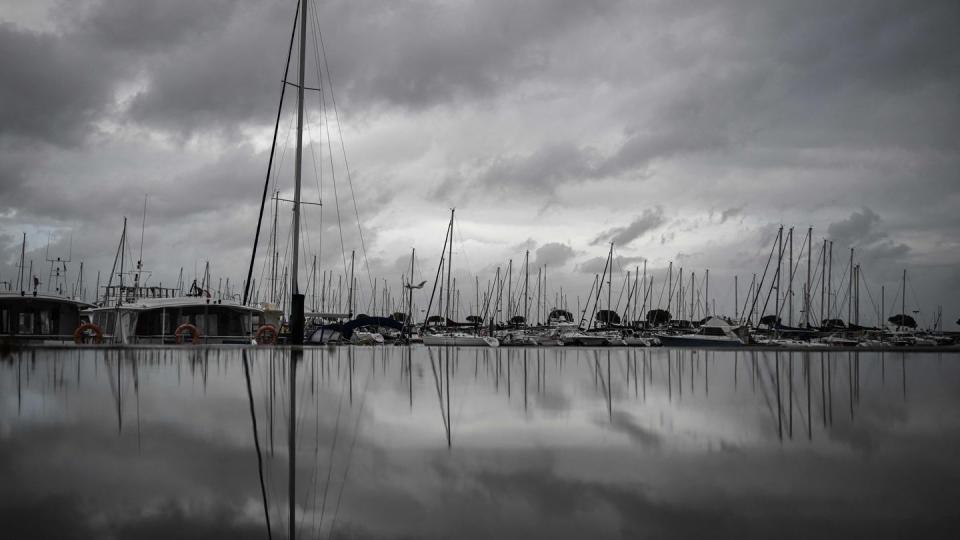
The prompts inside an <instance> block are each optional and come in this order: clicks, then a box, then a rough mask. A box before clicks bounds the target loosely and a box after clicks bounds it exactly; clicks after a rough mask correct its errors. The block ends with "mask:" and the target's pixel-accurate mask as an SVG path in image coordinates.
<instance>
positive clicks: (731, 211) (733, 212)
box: [720, 206, 743, 223]
mask: <svg viewBox="0 0 960 540" xmlns="http://www.w3.org/2000/svg"><path fill="white" fill-rule="evenodd" d="M740 215H743V207H742V206H741V207H736V208H727V209H726V210H724V211H723V212H720V223H726V222H727V220H728V219H730V218H734V217H737V216H740Z"/></svg>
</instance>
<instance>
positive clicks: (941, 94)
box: [0, 0, 960, 296]
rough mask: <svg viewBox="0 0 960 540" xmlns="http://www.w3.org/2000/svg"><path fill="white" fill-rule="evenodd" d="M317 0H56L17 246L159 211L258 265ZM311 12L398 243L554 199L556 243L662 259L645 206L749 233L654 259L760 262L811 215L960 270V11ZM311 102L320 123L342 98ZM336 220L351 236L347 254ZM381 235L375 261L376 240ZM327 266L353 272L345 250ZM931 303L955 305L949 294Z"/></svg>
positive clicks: (353, 136)
mask: <svg viewBox="0 0 960 540" xmlns="http://www.w3.org/2000/svg"><path fill="white" fill-rule="evenodd" d="M4 1H8V2H9V1H10V0H0V3H2V2H4ZM295 4H296V2H295V1H291V0H269V1H256V0H238V1H227V0H211V1H209V2H191V1H189V0H150V1H147V0H144V1H137V2H134V1H128V2H124V1H122V0H96V1H86V2H75V3H74V2H71V3H67V4H61V3H59V2H54V3H53V4H52V5H53V8H54V9H51V11H50V17H49V21H52V23H51V24H47V25H42V24H40V25H38V24H33V25H32V26H31V22H33V23H36V21H31V20H29V17H24V18H23V20H17V19H16V17H17V16H18V15H22V13H23V11H24V10H22V9H13V8H12V7H11V9H6V10H3V9H0V20H4V21H5V22H2V23H0V50H3V51H4V55H3V57H2V58H0V69H2V70H3V71H2V72H3V74H4V76H3V77H0V224H2V225H3V226H4V227H5V228H6V229H10V231H12V232H14V233H16V234H14V235H13V236H16V235H17V234H19V231H20V230H22V229H23V228H25V227H26V226H27V225H31V226H34V227H36V226H37V225H38V224H40V225H47V224H50V223H53V224H56V225H58V226H62V227H74V228H76V229H77V230H78V231H80V230H81V229H82V227H80V225H79V224H80V223H81V222H82V223H84V224H85V225H86V226H87V228H86V229H84V230H83V234H84V235H89V236H93V235H99V236H103V235H105V234H110V235H113V234H114V233H113V232H112V230H105V227H107V225H104V224H106V223H109V227H114V226H115V223H117V222H118V221H119V220H120V219H121V216H122V215H123V214H127V215H135V214H134V212H135V211H136V209H137V208H138V207H139V204H138V202H137V201H138V200H139V199H141V198H142V195H143V193H144V192H150V193H151V200H154V201H155V203H151V205H152V208H153V213H152V219H150V220H148V231H147V237H148V238H149V237H150V230H149V229H150V227H151V221H152V223H153V224H155V225H156V226H157V227H159V228H162V230H163V232H164V234H165V237H164V238H165V239H166V237H170V238H169V244H170V245H171V246H183V245H186V244H190V243H191V242H193V243H194V244H195V246H194V247H195V249H196V252H197V253H198V254H201V255H202V256H204V257H209V258H214V259H217V258H229V257H231V256H232V255H225V254H224V253H223V252H222V251H221V248H223V247H224V246H234V245H240V244H241V243H242V241H241V236H244V235H249V234H250V233H249V232H246V231H248V230H252V227H253V225H252V223H253V218H254V217H255V214H254V215H251V212H255V211H256V206H257V203H258V202H259V188H258V186H257V185H256V183H257V182H259V181H260V179H259V177H260V176H261V175H262V174H263V172H262V171H263V169H264V167H265V163H262V162H261V163H258V160H265V156H264V153H263V150H262V149H263V147H264V145H265V140H268V139H269V135H270V131H271V130H272V123H273V115H274V114H275V112H276V105H277V100H278V98H279V91H280V87H281V81H280V79H281V76H282V73H281V72H282V69H283V59H284V56H285V54H286V50H285V48H286V46H287V43H288V39H289V32H290V29H291V25H292V22H293V15H294V10H295ZM311 5H312V6H316V8H317V9H318V13H317V18H316V19H317V21H318V23H319V26H320V29H321V30H322V31H323V32H324V43H325V45H326V49H327V54H328V59H329V61H330V69H331V72H332V75H333V87H334V90H335V91H336V97H337V105H338V108H339V112H340V117H341V120H343V125H344V129H346V130H348V131H347V133H346V137H347V147H348V149H351V148H357V147H359V148H360V149H361V151H360V152H358V153H357V154H354V153H353V152H352V151H351V160H353V159H354V155H357V156H358V157H357V159H356V164H357V166H358V168H359V167H363V169H365V172H366V174H356V175H355V181H356V187H357V196H358V198H359V199H360V206H361V208H360V210H361V219H362V220H363V221H364V223H365V226H369V227H370V228H371V229H372V228H373V227H376V226H383V223H384V222H385V221H386V218H385V217H384V216H389V219H390V222H391V223H405V224H409V228H410V229H411V232H410V233H409V235H408V236H409V237H410V238H417V237H420V235H422V232H423V231H420V230H416V231H413V230H415V229H419V228H421V227H422V226H423V220H422V219H421V216H422V215H426V214H427V213H428V211H432V207H433V206H435V203H436V202H437V201H438V200H441V199H442V200H443V202H444V203H447V202H449V203H451V204H452V205H456V206H458V207H460V208H463V205H464V203H465V202H466V201H469V202H470V203H471V204H476V205H477V206H482V205H485V204H491V205H492V204H495V205H496V206H497V208H498V209H503V213H502V214H498V216H497V218H496V219H500V218H501V217H502V216H503V215H510V212H513V214H512V215H510V217H509V218H508V220H510V221H514V222H520V223H522V224H523V226H524V227H526V226H527V225H530V226H531V227H532V226H533V224H531V223H530V222H529V220H528V219H527V218H526V216H527V213H529V212H530V209H531V208H534V209H541V210H542V209H543V208H545V207H546V206H547V205H549V207H550V208H551V211H553V210H557V211H556V212H554V214H555V215H554V216H545V215H544V214H546V213H545V212H542V211H541V213H540V214H541V215H540V216H538V217H541V218H547V219H544V220H543V221H544V223H547V222H548V221H549V218H551V217H553V218H554V219H556V216H557V215H562V216H563V219H564V220H565V221H567V222H568V223H569V222H573V221H574V220H577V222H578V225H579V226H578V227H577V229H576V230H575V231H572V232H571V231H564V232H563V233H562V234H563V236H562V237H561V238H563V239H564V244H565V245H567V246H569V248H570V249H571V250H573V251H577V250H588V249H590V247H589V246H590V243H591V240H594V239H598V238H597V236H598V232H600V231H603V230H604V229H605V228H609V225H606V226H605V225H604V223H611V224H628V225H623V226H621V227H614V230H608V231H606V232H604V235H602V236H605V237H611V238H612V237H614V236H617V234H618V233H619V234H620V235H621V236H619V237H618V240H621V241H624V242H625V243H629V242H630V240H631V239H632V240H633V241H634V244H637V242H636V240H637V239H638V238H641V237H642V233H640V234H637V235H634V232H635V231H632V230H630V226H629V225H630V224H631V221H632V220H633V219H634V218H635V217H636V216H635V212H636V211H637V210H636V208H637V205H638V204H640V205H642V206H641V207H653V206H654V205H662V206H663V207H664V208H669V209H671V212H672V214H671V215H664V216H663V218H664V219H668V220H673V219H678V218H682V217H688V218H689V217H690V216H691V215H698V216H705V215H707V214H708V213H709V212H711V210H712V209H717V212H718V213H719V223H717V220H716V219H712V220H701V221H700V223H702V224H706V223H713V225H714V226H716V225H723V226H724V227H723V228H722V229H723V230H724V231H725V236H723V237H721V238H709V234H704V233H709V230H708V229H707V228H706V227H701V229H700V230H697V231H683V230H673V228H672V227H671V228H670V230H669V231H668V232H663V233H662V237H661V239H662V245H660V246H655V245H651V247H652V248H653V249H652V250H651V251H654V252H655V253H650V254H649V255H650V256H651V257H652V258H654V259H662V260H666V259H668V258H671V257H672V256H673V255H674V254H676V253H678V252H684V253H702V254H705V255H703V256H702V257H698V258H697V261H698V262H699V261H703V263H704V264H707V263H709V262H710V261H708V260H707V256H715V257H723V258H724V260H726V259H727V258H729V259H733V258H734V257H732V256H728V255H726V254H728V253H744V252H752V250H754V249H755V248H756V246H744V245H742V244H743V243H744V242H748V241H750V242H752V241H755V239H756V238H757V237H758V235H757V234H755V233H756V232H757V230H756V229H757V228H758V227H760V228H762V227H765V226H766V224H768V223H777V222H780V221H787V222H789V221H794V222H795V223H796V224H797V226H798V227H803V228H805V227H806V226H807V225H812V226H814V227H815V231H817V234H818V235H823V234H825V231H826V228H827V227H828V226H829V225H830V224H831V223H834V224H836V225H835V232H836V233H837V234H836V235H835V236H836V238H835V240H836V242H837V244H838V245H840V244H841V243H844V244H845V243H850V244H851V245H852V244H854V243H856V245H857V252H858V253H859V254H861V255H862V256H863V257H864V260H865V261H866V260H867V259H868V257H874V258H875V260H876V261H877V262H881V261H883V259H884V258H888V257H889V258H895V259H896V260H897V261H898V263H904V264H908V263H909V264H925V265H927V267H928V268H932V267H934V266H936V267H937V268H949V267H950V266H951V265H953V266H955V264H956V255H954V254H955V253H957V252H960V248H958V246H957V244H956V240H955V239H956V238H957V237H960V218H958V217H957V216H958V215H960V214H958V213H957V212H956V211H955V209H956V207H957V205H958V204H960V192H958V190H957V187H956V186H957V175H956V171H957V170H958V167H960V157H958V156H960V138H958V137H957V136H956V133H957V125H960V101H958V100H957V99H956V88H957V87H958V86H960V71H958V70H957V69H956V66H957V65H958V62H960V47H957V46H956V37H955V33H956V32H955V28H954V27H955V21H957V20H958V18H960V6H958V4H957V3H956V2H954V1H949V0H948V1H931V2H917V3H908V2H899V1H859V0H854V1H850V2H843V3H841V4H838V3H836V2H826V1H820V0H815V1H813V2H802V3H798V2H791V1H787V0H782V1H774V2H770V1H766V2H758V1H750V0H747V1H739V0H725V1H721V2H714V3H711V4H710V5H709V6H705V5H703V4H701V3H694V2H669V1H649V2H642V3H636V2H622V1H599V0H598V1H591V2H580V1H574V0H563V1H550V0H534V1H530V2H523V3H522V5H520V4H518V3H516V2H512V1H508V0H494V1H486V2H481V1H466V2H455V3H444V2H433V1H427V0H417V1H403V2H386V3H385V2H380V1H378V0H360V1H346V0H334V1H332V2H313V3H311ZM17 7H19V6H17ZM310 25H311V27H312V25H313V22H311V23H310ZM312 34H313V31H312V28H311V35H312ZM314 47H315V44H314V43H313V42H312V41H311V42H309V43H308V52H309V54H311V62H310V64H309V65H308V70H307V73H308V75H307V78H308V81H311V85H314V86H315V85H316V82H315V81H316V74H315V72H316V68H317V66H316V62H314V61H313V57H312V55H313V52H314V51H315V48H314ZM327 82H329V81H327ZM308 94H309V95H308V110H309V111H310V114H309V116H310V119H311V120H312V121H313V122H312V124H313V125H314V126H316V125H318V123H317V121H318V120H319V119H320V117H319V115H318V112H319V109H318V107H319V96H318V95H317V93H316V92H310V93H308ZM327 97H328V98H329V97H330V96H329V94H328V95H327ZM289 120H290V117H289V116H285V117H284V119H283V123H282V124H281V138H283V137H284V136H285V133H286V132H288V131H289V126H290V123H289ZM311 135H313V136H314V137H313V138H319V137H318V134H317V133H316V132H314V133H312V134H311ZM325 136H326V135H325V134H324V137H325ZM358 140H359V144H356V145H354V141H358ZM410 141H415V142H416V144H410ZM121 143H122V144H121ZM246 148H250V149H251V150H249V155H248V156H243V155H242V154H243V152H246V151H247V150H246ZM253 149H255V150H253ZM333 150H334V151H335V152H336V151H338V150H337V149H336V147H334V149H333ZM355 172H356V171H355ZM285 174H286V173H285ZM283 178H284V179H285V180H284V182H286V184H284V185H285V186H289V185H290V182H289V181H287V180H286V176H284V177H283ZM341 178H342V176H341ZM325 189H326V186H325ZM161 192H162V193H161ZM251 193H252V195H251ZM81 195H82V196H81ZM178 195H179V196H183V197H184V200H183V202H182V203H178V202H177V200H176V199H177V196H178ZM325 195H326V193H325ZM341 195H343V193H342V192H341ZM165 199H167V200H165ZM325 200H326V201H330V200H331V199H330V197H329V195H327V196H326V197H325ZM346 200H347V199H346V198H344V197H341V205H343V204H344V201H346ZM638 201H639V202H638ZM510 205H513V206H514V208H513V209H512V210H511V209H507V207H508V206H510ZM331 206H332V205H328V206H327V207H326V208H325V211H326V214H325V222H324V228H323V230H325V231H326V232H327V233H332V234H328V235H326V236H325V239H324V242H325V246H330V247H335V248H336V251H339V245H338V244H339V240H338V238H337V236H338V232H339V231H338V230H337V229H336V228H334V227H333V226H331V225H330V224H329V223H328V222H327V218H329V217H330V216H331V215H332V214H333V212H332V210H333V208H332V207H331ZM746 206H749V207H750V215H748V216H745V215H744V214H742V213H739V212H740V211H741V210H742V209H743V208H745V207H746ZM214 207H220V209H218V210H210V211H209V212H204V209H206V208H209V209H212V208H214ZM861 207H865V208H869V209H870V211H871V212H874V213H875V214H876V215H877V216H882V217H883V219H882V221H879V222H878V221H873V222H870V223H869V230H868V231H867V233H866V234H867V236H862V237H860V238H858V239H855V238H854V237H852V236H849V234H853V233H855V232H856V230H855V229H856V227H858V226H859V227H862V226H863V223H864V220H866V221H868V222H869V221H870V217H869V215H867V214H865V213H864V211H862V210H860V211H857V210H855V209H858V208H861ZM224 208H226V209H224ZM131 209H132V210H131ZM349 209H350V205H349V204H348V205H347V206H346V207H345V208H341V210H342V213H343V214H344V216H348V215H350V212H349V211H348V210H349ZM471 210H473V209H467V208H464V211H466V212H469V211H471ZM561 212H563V213H562V214H561ZM852 212H856V213H859V214H862V215H861V216H859V217H856V216H854V215H852ZM520 214H522V216H523V217H518V215H520ZM848 216H850V218H849V220H848V219H847V217H848ZM640 217H642V216H640ZM711 217H716V215H713V216H711ZM735 217H736V218H737V219H734V218H735ZM691 219H692V218H691ZM858 220H859V221H858ZM847 221H850V223H846V222H847ZM801 222H802V223H801ZM634 224H636V222H634ZM639 225H643V224H642V223H640V224H639ZM639 225H638V228H639V229H642V228H643V227H639ZM479 226H481V227H488V228H493V227H494V226H495V224H494V223H493V222H487V223H480V224H479ZM350 229H353V230H354V231H355V227H353V226H352V225H351V226H350V227H345V229H344V230H345V231H349V230H350ZM617 229H619V230H617ZM553 230H554V229H552V228H551V224H547V225H545V226H543V228H542V229H541V230H540V231H539V232H536V233H535V232H533V231H532V230H523V231H518V232H517V236H516V238H513V239H508V240H505V241H504V242H503V245H509V244H513V243H515V242H516V241H517V240H518V239H522V238H527V237H531V238H533V239H534V240H535V241H536V242H537V244H538V245H548V244H549V243H550V242H556V241H557V240H558V239H557V238H556V237H551V236H550V235H551V234H553ZM10 231H8V230H4V232H10ZM198 231H199V232H198ZM657 232H658V233H661V231H657ZM78 234H79V233H78ZM345 234H348V235H352V236H353V237H352V238H348V239H347V242H345V243H348V244H349V243H355V244H359V238H358V236H359V235H356V234H354V233H352V232H346V233H345ZM174 235H183V237H182V238H173V236H174ZM218 235H224V236H218ZM831 235H832V236H834V235H833V232H831ZM871 235H872V236H871ZM366 240H367V245H368V247H370V246H371V245H375V235H373V233H370V236H368V237H367V238H366ZM201 241H202V242H207V241H209V242H211V243H210V244H209V245H201V244H200V243H199V242H201ZM615 241H616V240H615ZM703 242H710V243H711V244H712V248H711V249H704V248H703V246H701V245H697V244H698V243H703ZM766 246H768V244H763V248H762V249H765V248H766ZM100 247H102V246H99V244H98V246H97V247H93V246H92V245H91V249H100ZM408 247H409V246H406V245H404V246H402V249H401V246H399V245H397V246H376V247H375V248H374V249H376V250H380V251H383V250H386V252H383V253H372V254H371V258H375V257H380V258H382V260H385V261H390V260H394V259H395V258H397V257H399V256H402V255H403V253H402V252H403V251H406V249H407V248H408ZM346 249H347V251H349V250H350V249H351V246H347V247H346ZM628 249H629V248H628ZM762 249H761V250H762ZM104 251H109V249H105V250H104ZM157 251H158V252H159V253H163V255H158V257H162V258H171V259H172V258H176V257H179V256H182V255H183V253H182V252H180V251H173V252H171V253H167V251H166V249H165V248H157ZM418 253H419V248H418ZM331 254H332V255H331ZM644 254H645V255H647V253H644ZM591 255H602V252H599V250H598V253H591ZM347 256H348V257H349V254H347ZM237 259H239V257H237ZM324 259H325V260H326V261H327V262H329V263H333V262H336V263H337V266H338V267H340V266H342V257H341V254H340V253H336V252H335V251H334V250H333V249H331V250H327V249H326V247H325V248H324ZM753 259H754V258H753V257H747V258H739V259H737V261H735V262H730V263H729V264H730V265H731V266H732V265H734V264H736V265H740V266H741V267H744V266H746V265H747V263H753V262H754V261H753ZM569 260H570V259H569V258H568V259H567V260H566V261H565V263H568V262H569ZM561 264H562V263H561ZM760 264H762V261H761V263H760ZM376 265H377V266H389V265H386V264H380V263H376ZM478 266H481V267H482V265H478ZM864 266H866V263H864ZM743 270H745V268H741V269H740V271H743ZM939 272H940V273H939V274H937V275H938V276H941V277H943V276H947V275H948V274H949V271H946V270H943V271H939ZM556 277H557V278H562V276H561V275H557V276H556ZM938 279H940V278H938ZM943 279H948V278H947V277H943ZM944 283H947V281H944ZM923 286H925V287H929V290H930V293H931V295H932V294H933V293H934V292H936V290H937V288H938V287H940V285H939V282H937V283H934V282H933V281H931V282H930V283H927V284H924V285H923ZM940 288H942V287H940ZM920 292H921V296H922V295H924V294H925V293H924V291H922V290H921V291H920Z"/></svg>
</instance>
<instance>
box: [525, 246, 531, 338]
mask: <svg viewBox="0 0 960 540" xmlns="http://www.w3.org/2000/svg"><path fill="white" fill-rule="evenodd" d="M529 288H530V250H529V249H528V250H527V254H526V255H525V256H524V258H523V325H524V326H527V320H528V319H529V318H530V306H529V304H528V303H527V298H528V297H529V296H530V295H529V294H527V290H528V289H529Z"/></svg>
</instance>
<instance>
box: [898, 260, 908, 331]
mask: <svg viewBox="0 0 960 540" xmlns="http://www.w3.org/2000/svg"><path fill="white" fill-rule="evenodd" d="M902 286H903V289H902V291H903V294H901V295H900V324H898V325H897V330H899V329H900V326H901V325H903V323H905V322H906V321H905V320H904V319H905V318H906V316H907V269H906V268H904V269H903V285H902Z"/></svg>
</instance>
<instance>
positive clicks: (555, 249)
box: [534, 242, 576, 268]
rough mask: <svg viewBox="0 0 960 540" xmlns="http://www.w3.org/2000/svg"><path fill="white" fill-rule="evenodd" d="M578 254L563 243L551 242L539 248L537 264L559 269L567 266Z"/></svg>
mask: <svg viewBox="0 0 960 540" xmlns="http://www.w3.org/2000/svg"><path fill="white" fill-rule="evenodd" d="M575 254H576V253H575V252H574V250H573V248H572V247H570V246H568V245H567V244H564V243H561V242H549V243H546V244H544V245H542V246H540V247H539V248H537V256H536V259H535V261H534V262H535V264H536V265H537V266H543V265H547V267H548V268H559V267H562V266H563V265H565V264H567V262H568V261H569V260H570V259H572V258H573V257H574V255H575Z"/></svg>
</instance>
